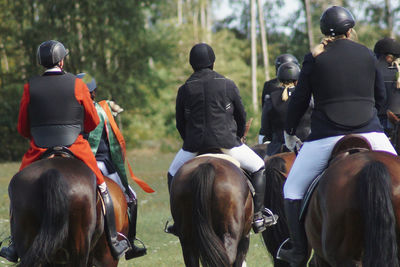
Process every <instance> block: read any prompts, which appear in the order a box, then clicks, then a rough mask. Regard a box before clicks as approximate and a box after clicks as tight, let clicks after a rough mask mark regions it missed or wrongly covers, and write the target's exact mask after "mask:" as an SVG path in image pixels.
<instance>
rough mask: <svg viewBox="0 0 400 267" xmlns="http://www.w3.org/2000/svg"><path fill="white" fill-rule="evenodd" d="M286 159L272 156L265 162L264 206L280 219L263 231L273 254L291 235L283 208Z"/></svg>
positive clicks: (266, 242)
mask: <svg viewBox="0 0 400 267" xmlns="http://www.w3.org/2000/svg"><path fill="white" fill-rule="evenodd" d="M285 163H286V162H285V160H284V159H283V158H281V157H271V158H269V159H268V160H267V161H266V163H265V177H266V180H267V182H266V188H265V199H264V206H265V207H266V208H269V209H270V210H272V211H273V212H274V213H275V214H277V215H278V216H279V220H278V222H277V224H276V225H274V226H273V227H268V228H267V229H266V230H265V231H264V232H262V236H263V240H264V243H265V246H266V247H267V249H268V251H269V253H270V254H271V255H276V252H277V251H278V248H279V246H280V245H281V244H282V242H283V241H285V240H286V239H287V238H288V237H289V229H288V227H287V224H286V216H285V211H284V208H283V185H284V183H285V180H286V177H285V175H284V173H286V172H287V170H286V164H285ZM279 264H281V265H283V266H288V264H285V263H284V262H282V261H278V262H276V263H275V265H279Z"/></svg>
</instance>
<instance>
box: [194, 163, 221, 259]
mask: <svg viewBox="0 0 400 267" xmlns="http://www.w3.org/2000/svg"><path fill="white" fill-rule="evenodd" d="M191 178H192V184H191V186H192V192H194V194H193V207H192V209H193V222H192V225H193V227H194V240H193V241H194V242H196V243H197V244H196V246H197V249H198V251H199V255H200V261H201V263H202V264H203V266H204V267H214V266H221V267H225V266H229V258H228V255H227V253H226V250H225V247H224V245H223V244H222V242H221V240H220V239H219V238H218V236H217V235H216V234H215V231H214V229H213V225H212V219H211V208H212V207H211V201H212V192H213V184H214V180H215V169H214V166H213V165H212V164H211V163H203V164H200V165H199V166H198V167H197V168H196V170H195V171H193V174H192V176H191Z"/></svg>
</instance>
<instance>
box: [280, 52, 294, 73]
mask: <svg viewBox="0 0 400 267" xmlns="http://www.w3.org/2000/svg"><path fill="white" fill-rule="evenodd" d="M287 62H293V63H295V64H297V65H299V62H298V61H297V58H296V57H295V56H293V55H292V54H282V55H279V56H278V57H277V58H276V59H275V70H276V72H277V73H278V69H279V67H280V66H281V65H282V64H284V63H287Z"/></svg>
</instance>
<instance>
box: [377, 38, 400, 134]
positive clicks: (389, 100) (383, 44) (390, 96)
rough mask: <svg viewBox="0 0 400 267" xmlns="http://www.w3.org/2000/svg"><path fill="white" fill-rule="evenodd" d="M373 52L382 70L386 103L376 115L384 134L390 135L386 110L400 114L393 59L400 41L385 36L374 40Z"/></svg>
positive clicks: (399, 49)
mask: <svg viewBox="0 0 400 267" xmlns="http://www.w3.org/2000/svg"><path fill="white" fill-rule="evenodd" d="M374 52H375V55H376V57H377V58H378V69H379V70H380V71H381V72H382V75H383V79H384V82H385V87H386V104H385V105H384V106H383V108H381V109H380V110H378V117H379V119H380V121H381V124H382V126H383V128H384V129H385V132H386V134H388V136H390V131H391V128H392V126H391V125H390V124H389V122H388V121H387V116H386V110H388V109H389V110H390V111H392V112H393V113H395V114H396V115H400V82H399V81H398V78H397V77H396V76H397V75H398V72H399V67H398V63H397V64H396V63H395V60H396V59H398V58H399V56H400V43H399V42H397V41H396V40H394V39H392V38H388V37H385V38H383V39H381V40H379V41H378V42H376V44H375V47H374Z"/></svg>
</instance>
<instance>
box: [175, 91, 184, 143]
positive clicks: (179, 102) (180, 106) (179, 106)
mask: <svg viewBox="0 0 400 267" xmlns="http://www.w3.org/2000/svg"><path fill="white" fill-rule="evenodd" d="M184 89H185V85H182V86H181V87H180V88H179V89H178V94H177V96H176V106H175V120H176V129H178V132H179V134H180V135H181V137H182V139H183V140H185V104H184Z"/></svg>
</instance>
